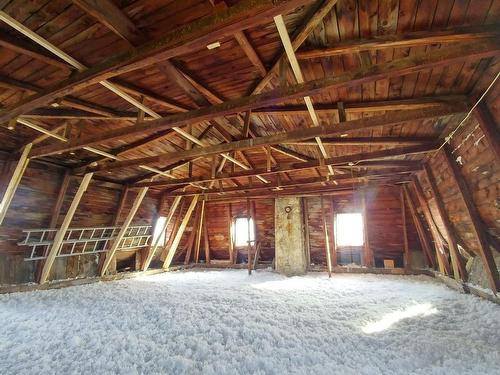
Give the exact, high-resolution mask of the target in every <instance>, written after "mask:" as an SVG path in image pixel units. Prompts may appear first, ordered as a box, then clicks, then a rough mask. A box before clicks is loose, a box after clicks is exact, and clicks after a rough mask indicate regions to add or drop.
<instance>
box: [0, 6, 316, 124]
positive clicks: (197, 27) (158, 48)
mask: <svg viewBox="0 0 500 375" xmlns="http://www.w3.org/2000/svg"><path fill="white" fill-rule="evenodd" d="M307 2H308V0H282V1H280V2H279V3H276V1H274V0H242V1H240V2H238V4H236V5H234V6H232V7H230V8H228V9H227V10H223V11H220V12H216V13H215V14H213V15H210V16H207V17H203V18H201V19H199V20H196V21H193V22H192V23H190V24H188V25H185V26H182V27H180V28H178V29H176V30H174V31H173V32H171V33H168V34H167V35H165V36H164V37H162V38H159V39H158V40H155V41H151V42H148V43H146V44H144V45H142V46H141V47H140V48H137V49H135V50H131V51H126V52H123V53H119V54H117V55H114V56H111V57H109V58H108V59H106V60H105V61H104V62H103V63H101V64H98V65H96V66H94V67H93V68H92V69H88V70H85V71H82V72H80V73H78V74H75V75H73V76H72V77H69V78H68V79H66V80H64V81H62V82H60V83H58V84H57V85H55V86H54V87H52V88H50V89H48V90H44V92H43V93H40V94H38V95H34V96H32V97H28V98H26V99H25V100H23V101H22V102H20V103H19V104H17V105H16V106H15V107H12V108H9V109H8V110H7V111H2V114H1V115H0V123H4V122H6V121H8V120H10V119H11V118H14V117H17V116H19V115H21V114H24V113H27V112H29V111H31V110H33V109H35V108H38V107H43V106H44V105H47V104H50V103H51V102H52V101H53V100H54V99H56V98H59V97H61V96H65V95H68V94H71V93H73V92H76V91H79V90H81V89H84V88H86V87H89V86H91V85H93V84H96V83H99V82H101V81H102V80H105V79H108V78H111V77H114V76H118V75H120V74H123V73H126V72H131V71H133V70H137V69H141V68H144V67H147V66H150V65H153V64H156V63H157V62H158V61H162V60H166V59H170V58H173V57H176V56H179V55H181V54H183V53H186V52H189V51H193V50H196V49H197V48H200V47H201V48H203V47H205V46H206V45H207V44H209V43H211V42H212V41H213V40H218V39H219V38H221V37H223V36H225V35H227V34H228V33H234V32H236V31H240V30H244V29H247V28H250V27H255V26H257V25H260V24H263V23H265V22H266V21H267V20H268V19H269V17H273V16H275V15H277V14H283V13H287V12H289V11H291V10H293V9H295V8H297V7H298V6H301V5H304V4H306V3H307Z"/></svg>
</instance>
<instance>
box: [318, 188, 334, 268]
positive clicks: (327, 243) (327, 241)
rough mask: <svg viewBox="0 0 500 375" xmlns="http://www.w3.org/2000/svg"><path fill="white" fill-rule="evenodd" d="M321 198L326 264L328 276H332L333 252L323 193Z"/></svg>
mask: <svg viewBox="0 0 500 375" xmlns="http://www.w3.org/2000/svg"><path fill="white" fill-rule="evenodd" d="M320 200H321V218H322V219H323V234H324V236H325V252H326V266H327V270H328V277H332V254H331V252H330V239H329V236H328V224H327V222H326V215H325V207H324V203H323V195H321V196H320Z"/></svg>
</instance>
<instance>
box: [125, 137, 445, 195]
mask: <svg viewBox="0 0 500 375" xmlns="http://www.w3.org/2000/svg"><path fill="white" fill-rule="evenodd" d="M437 147H438V145H437V144H436V145H434V146H432V147H429V146H410V147H401V148H394V149H390V150H378V151H371V152H366V153H360V154H352V155H344V156H338V157H334V158H330V159H327V160H325V161H324V164H329V165H335V166H349V163H356V166H358V167H361V168H369V169H371V170H373V169H376V170H378V169H384V168H399V169H404V170H406V171H417V170H421V169H422V166H421V164H420V162H415V161H405V160H385V161H384V160H378V161H377V160H376V159H383V158H388V157H394V156H403V155H410V154H417V153H422V152H428V151H432V150H435V149H437ZM368 160H372V161H368ZM320 163H321V162H320V161H319V160H314V161H309V162H297V163H282V164H279V165H277V166H274V167H273V168H272V170H271V172H266V168H256V169H254V170H252V171H241V172H232V173H227V172H224V173H223V172H220V173H217V176H216V177H215V178H213V177H212V175H206V176H200V177H193V178H190V179H176V180H165V181H154V182H142V183H137V184H135V185H133V186H134V187H142V186H151V187H158V186H164V187H171V186H181V185H186V184H189V183H201V182H211V181H218V180H225V179H233V178H242V177H252V176H254V175H255V174H257V173H258V174H261V175H272V174H278V175H279V174H281V173H285V172H292V171H298V170H306V169H314V168H318V167H319V166H321V164H320ZM385 172H387V171H385ZM373 173H377V172H373V171H372V172H368V175H370V174H372V175H373ZM382 173H384V171H382ZM353 176H356V177H361V176H365V175H364V174H358V173H355V174H353ZM346 178H351V177H350V176H347V175H337V176H336V180H342V179H346Z"/></svg>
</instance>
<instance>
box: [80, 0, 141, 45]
mask: <svg viewBox="0 0 500 375" xmlns="http://www.w3.org/2000/svg"><path fill="white" fill-rule="evenodd" d="M72 1H73V3H75V4H76V5H78V6H79V7H80V8H82V9H83V10H84V11H85V12H87V13H88V14H90V15H91V16H92V17H94V18H95V19H96V20H97V21H99V22H101V23H102V24H103V25H105V26H106V27H107V28H108V29H110V30H111V31H112V32H114V33H115V34H116V35H118V36H119V37H120V38H122V39H124V40H125V41H127V42H128V43H130V44H131V45H132V46H135V45H138V44H141V43H142V42H144V41H145V40H146V37H145V35H144V34H143V33H142V32H141V30H139V28H138V27H137V26H136V24H135V23H134V22H132V20H130V18H129V17H128V16H127V15H126V14H125V13H124V12H123V11H122V10H121V9H120V8H118V7H117V6H116V5H115V4H114V3H113V1H111V0H72Z"/></svg>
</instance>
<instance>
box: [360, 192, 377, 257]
mask: <svg viewBox="0 0 500 375" xmlns="http://www.w3.org/2000/svg"><path fill="white" fill-rule="evenodd" d="M361 209H362V212H363V226H364V230H363V233H364V239H363V265H365V266H367V267H373V266H374V259H373V252H372V249H371V247H370V225H369V220H368V210H367V209H366V192H365V190H364V189H363V190H362V193H361Z"/></svg>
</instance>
